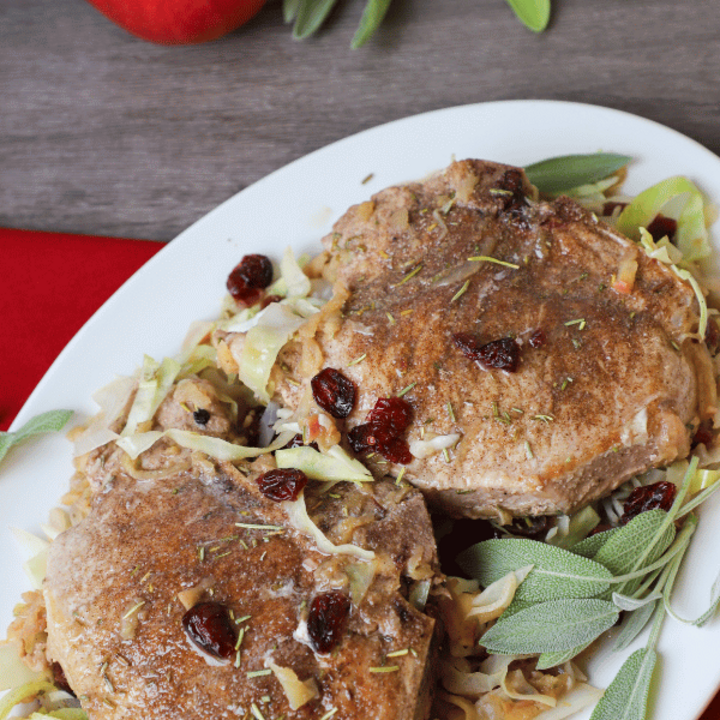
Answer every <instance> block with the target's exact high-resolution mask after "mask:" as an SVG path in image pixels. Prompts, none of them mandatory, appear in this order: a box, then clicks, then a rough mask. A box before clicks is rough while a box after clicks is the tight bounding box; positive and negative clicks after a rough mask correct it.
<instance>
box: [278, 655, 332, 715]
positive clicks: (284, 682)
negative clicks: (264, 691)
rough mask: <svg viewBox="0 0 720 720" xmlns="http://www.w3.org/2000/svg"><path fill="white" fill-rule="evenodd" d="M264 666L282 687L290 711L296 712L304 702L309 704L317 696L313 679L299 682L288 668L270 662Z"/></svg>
mask: <svg viewBox="0 0 720 720" xmlns="http://www.w3.org/2000/svg"><path fill="white" fill-rule="evenodd" d="M266 664H267V666H268V667H269V668H270V669H271V670H272V671H273V674H274V675H275V677H276V678H277V680H278V682H279V683H280V685H281V686H282V689H283V692H284V693H285V697H287V699H288V703H289V704H290V709H291V710H297V709H298V708H299V707H302V706H303V705H304V704H305V703H306V702H309V701H310V700H312V699H313V698H316V697H317V696H318V695H319V691H318V687H317V684H316V683H315V679H314V678H312V677H310V678H308V679H307V680H300V678H299V677H298V676H297V675H296V674H295V671H294V670H292V669H291V668H289V667H282V666H280V665H276V664H275V663H274V662H272V660H269V661H266Z"/></svg>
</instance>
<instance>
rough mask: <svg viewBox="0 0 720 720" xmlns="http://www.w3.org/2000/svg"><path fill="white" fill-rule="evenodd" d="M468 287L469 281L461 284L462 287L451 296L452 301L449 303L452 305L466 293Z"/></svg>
mask: <svg viewBox="0 0 720 720" xmlns="http://www.w3.org/2000/svg"><path fill="white" fill-rule="evenodd" d="M469 286H470V280H469V279H468V280H466V281H465V282H464V283H463V286H462V287H461V288H460V289H459V290H458V291H457V292H456V293H455V294H454V295H453V296H452V299H451V300H450V302H451V303H454V302H455V301H456V300H458V299H459V298H461V297H462V296H463V295H464V294H465V293H466V292H467V289H468V287H469Z"/></svg>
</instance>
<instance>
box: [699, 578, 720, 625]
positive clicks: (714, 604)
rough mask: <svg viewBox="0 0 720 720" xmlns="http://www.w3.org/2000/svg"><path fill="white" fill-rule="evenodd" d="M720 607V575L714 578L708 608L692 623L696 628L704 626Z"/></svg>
mask: <svg viewBox="0 0 720 720" xmlns="http://www.w3.org/2000/svg"><path fill="white" fill-rule="evenodd" d="M718 605H720V575H718V576H717V577H716V578H715V582H714V583H713V586H712V590H711V591H710V607H709V608H708V609H707V610H706V611H705V612H704V613H703V614H702V615H701V616H700V617H699V618H698V619H697V620H695V622H694V623H693V625H697V627H702V626H703V625H705V624H706V623H707V622H708V621H709V620H710V619H711V618H712V617H713V615H715V613H716V612H717V609H718Z"/></svg>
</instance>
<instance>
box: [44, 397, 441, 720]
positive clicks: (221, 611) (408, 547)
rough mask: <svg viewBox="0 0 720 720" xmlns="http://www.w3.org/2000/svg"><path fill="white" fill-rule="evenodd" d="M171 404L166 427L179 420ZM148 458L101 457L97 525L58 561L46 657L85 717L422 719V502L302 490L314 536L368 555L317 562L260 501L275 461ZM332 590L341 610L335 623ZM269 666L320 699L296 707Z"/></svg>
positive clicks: (425, 705) (177, 453)
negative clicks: (132, 462)
mask: <svg viewBox="0 0 720 720" xmlns="http://www.w3.org/2000/svg"><path fill="white" fill-rule="evenodd" d="M174 404H177V403H176V401H175V400H174V398H172V397H171V398H170V399H169V400H168V401H166V403H165V404H164V406H163V408H161V411H160V413H159V414H158V417H161V418H166V419H168V418H170V419H172V418H176V417H181V416H182V415H183V413H182V412H180V409H179V408H174ZM175 410H178V412H175ZM184 415H187V412H185V413H184ZM148 452H149V453H151V454H150V455H148V456H147V457H145V456H141V458H140V462H139V465H143V466H144V467H145V469H141V468H128V463H127V458H123V453H122V451H120V450H119V449H117V448H114V447H113V446H106V447H105V448H104V449H102V450H100V451H96V452H95V453H94V456H93V457H91V458H89V459H88V463H87V464H86V469H87V471H88V472H90V473H92V474H93V478H92V486H93V487H94V488H95V489H96V492H95V495H94V498H93V502H92V509H91V511H90V514H89V515H88V516H87V518H86V519H85V520H84V521H82V522H81V523H80V524H79V525H77V526H75V527H73V528H72V529H70V530H68V531H67V532H65V533H63V534H62V535H61V536H59V537H58V538H57V540H56V541H54V542H53V543H52V546H51V550H50V557H49V560H48V574H47V580H46V583H45V599H46V604H47V616H48V648H49V654H50V656H51V658H52V660H55V661H57V662H59V664H60V665H61V666H62V668H63V670H64V672H65V675H66V677H67V680H68V683H69V685H70V687H71V688H72V689H73V691H74V692H75V694H76V695H77V696H78V697H79V698H80V699H81V701H82V705H83V708H84V709H85V710H86V711H87V713H88V717H89V718H90V719H91V720H103V719H107V720H110V719H112V720H119V719H120V718H132V719H133V720H136V719H137V718H148V720H153V718H157V719H158V720H160V719H162V720H171V719H176V720H194V719H197V720H206V719H207V718H213V719H218V720H222V719H228V720H229V719H230V718H233V719H236V718H245V717H257V714H253V705H255V707H256V708H257V710H258V711H259V712H261V713H262V716H264V717H267V718H277V717H281V716H285V717H293V718H319V717H322V716H323V715H325V714H327V713H329V712H331V711H333V709H337V710H336V712H335V713H334V714H333V717H335V718H343V719H344V720H351V719H354V718H360V717H373V718H385V719H386V720H398V719H400V718H403V719H407V720H415V719H416V718H425V717H427V713H428V712H429V706H430V702H429V687H430V682H429V677H428V674H429V672H430V668H431V665H432V660H433V648H434V643H433V635H434V621H433V620H432V619H431V618H430V617H429V616H428V615H426V614H424V613H423V612H421V611H420V610H418V609H417V608H416V607H415V605H414V604H413V602H412V598H413V597H414V595H413V588H415V589H416V592H417V588H418V587H421V585H420V586H419V585H418V583H422V582H423V581H427V582H432V581H433V580H434V578H435V577H436V573H437V559H436V555H435V549H434V548H435V545H434V540H433V536H432V529H431V525H430V522H429V518H428V515H427V512H426V509H425V505H424V502H423V499H422V497H421V495H420V493H418V492H417V491H416V490H414V489H411V488H407V487H406V488H405V489H402V488H399V487H397V486H395V485H394V484H392V483H385V482H380V483H371V484H368V486H367V487H363V488H357V487H356V486H355V485H353V484H350V483H344V484H339V485H336V486H335V487H333V488H332V490H331V492H330V493H326V494H319V493H318V492H317V489H318V486H319V483H313V482H312V481H311V482H310V483H309V484H308V486H307V487H306V489H305V500H306V504H307V508H308V511H309V514H310V516H311V517H312V518H313V520H314V521H315V523H316V524H317V526H318V527H320V528H321V529H322V531H323V532H324V533H325V535H326V537H327V538H328V539H329V540H330V541H331V542H333V543H334V544H335V545H343V544H352V545H353V547H357V548H362V552H365V553H366V554H367V552H368V551H369V552H371V553H373V554H374V558H373V559H372V560H369V561H368V560H367V559H366V558H365V557H364V558H358V557H356V556H354V555H353V554H347V553H343V554H328V553H324V552H321V551H320V550H318V548H317V546H316V544H315V541H314V540H313V538H312V537H311V536H310V535H308V534H307V533H306V532H305V531H303V529H302V528H301V527H298V525H297V523H293V522H290V521H289V519H288V515H287V513H286V505H285V504H284V503H279V502H274V501H273V500H271V499H268V498H267V497H265V496H264V495H263V494H262V493H261V492H260V490H259V488H258V484H257V482H256V479H257V477H258V476H259V475H260V473H262V472H263V471H267V470H270V469H271V468H272V467H273V466H274V463H273V461H272V459H271V458H270V457H267V456H266V457H263V458H259V459H258V460H256V461H255V463H253V465H252V466H251V465H249V464H247V465H242V466H240V467H239V468H238V467H236V466H234V465H232V464H230V463H226V462H214V461H211V460H210V459H208V458H207V457H206V456H204V455H202V454H201V453H192V454H191V453H190V452H189V451H185V450H180V449H179V448H177V447H176V446H173V445H172V443H167V444H165V445H163V444H159V445H156V446H155V448H153V450H152V451H148ZM148 466H152V467H153V471H152V472H149V471H148V470H147V467H148ZM128 469H129V470H130V472H128ZM133 475H134V476H133ZM420 578H422V579H420ZM334 596H337V598H340V600H341V601H342V603H344V609H343V608H341V611H342V612H341V613H340V616H339V617H338V616H337V615H336V616H335V619H336V620H337V621H338V622H337V623H336V626H333V627H330V626H329V624H328V623H331V622H333V619H332V617H330V615H331V614H332V613H331V611H332V610H333V609H334V607H335V605H337V603H334V604H333V597H334ZM318 598H320V600H318ZM328 598H329V599H330V600H329V602H328ZM313 603H315V606H316V608H317V606H322V605H323V603H324V609H325V611H326V613H325V615H322V617H321V616H320V615H319V614H318V612H316V614H315V615H313V609H312V608H313ZM187 607H193V608H196V611H195V613H194V617H193V616H192V614H191V617H190V620H188V617H187V616H186V612H187ZM322 609H323V608H322V607H321V608H320V610H322ZM184 616H185V626H187V627H189V628H190V634H191V635H192V634H193V633H195V635H193V637H195V636H196V635H197V634H200V635H202V633H203V632H206V640H207V642H206V643H205V644H203V642H200V643H199V644H198V643H197V642H193V640H192V639H191V637H190V635H189V634H188V631H186V627H185V626H184V624H183V618H184ZM191 621H192V622H191ZM311 625H313V627H310V626H311ZM333 633H335V634H334V635H333ZM327 637H330V645H329V646H326V645H325V644H324V642H325V640H323V638H325V639H327ZM195 639H196V640H197V637H195ZM200 639H201V640H202V638H200ZM403 651H407V652H403ZM393 652H400V654H399V655H398V656H397V657H392V656H391V654H392V653H393ZM218 655H219V656H220V657H219V658H218V657H217V656H218ZM388 656H391V657H388ZM273 665H274V666H277V667H278V668H284V669H289V670H290V671H292V673H294V674H295V675H296V676H297V678H298V680H299V681H300V682H306V683H307V684H308V687H310V688H311V694H312V688H313V684H314V687H315V688H316V689H317V693H316V694H315V696H314V697H312V699H310V700H309V701H307V702H306V703H305V704H303V705H302V706H301V707H300V708H299V709H296V710H293V709H292V708H291V705H290V701H289V699H288V695H287V694H286V693H285V691H284V690H283V686H282V685H281V684H280V682H279V680H278V677H277V676H276V675H275V674H274V672H273V671H272V670H271V668H272V667H273ZM388 666H393V668H396V669H395V670H393V671H384V672H383V671H378V670H377V669H378V668H380V669H382V668H385V669H387V668H388ZM279 672H280V673H281V674H282V672H283V671H282V670H280V671H279Z"/></svg>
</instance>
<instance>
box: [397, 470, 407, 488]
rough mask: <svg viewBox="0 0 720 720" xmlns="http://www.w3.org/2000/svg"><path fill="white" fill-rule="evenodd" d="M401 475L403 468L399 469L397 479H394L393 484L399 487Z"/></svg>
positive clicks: (403, 471)
mask: <svg viewBox="0 0 720 720" xmlns="http://www.w3.org/2000/svg"><path fill="white" fill-rule="evenodd" d="M403 475H405V468H404V467H403V468H401V469H400V472H399V473H398V476H397V478H395V484H396V485H399V484H400V483H401V482H402V479H403Z"/></svg>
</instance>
